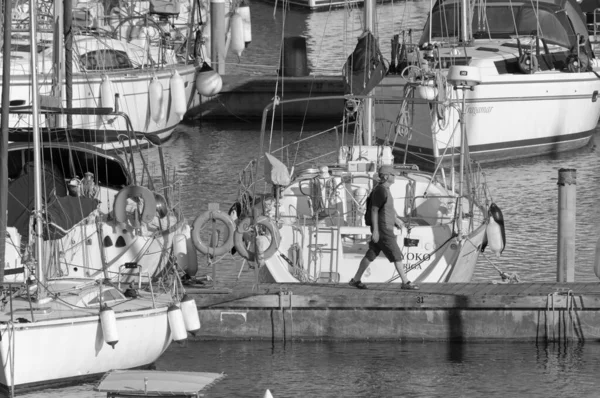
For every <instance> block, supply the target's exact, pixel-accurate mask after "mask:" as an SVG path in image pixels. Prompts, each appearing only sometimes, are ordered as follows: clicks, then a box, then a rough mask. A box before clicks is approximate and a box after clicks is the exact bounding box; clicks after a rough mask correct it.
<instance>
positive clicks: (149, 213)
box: [113, 185, 156, 224]
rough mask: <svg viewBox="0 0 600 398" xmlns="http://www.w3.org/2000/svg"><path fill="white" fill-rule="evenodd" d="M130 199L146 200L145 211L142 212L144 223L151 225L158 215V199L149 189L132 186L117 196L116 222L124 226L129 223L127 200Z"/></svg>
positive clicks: (115, 207)
mask: <svg viewBox="0 0 600 398" xmlns="http://www.w3.org/2000/svg"><path fill="white" fill-rule="evenodd" d="M129 198H142V199H143V200H144V209H143V210H142V221H143V222H145V223H149V222H151V221H152V220H153V219H154V216H155V215H156V199H155V198H154V194H153V193H152V192H151V191H150V190H149V189H148V188H145V187H142V186H139V185H131V186H128V187H125V188H123V189H121V190H120V191H119V193H117V195H116V196H115V203H114V205H113V211H114V213H115V220H116V221H117V222H118V223H121V224H124V223H125V222H126V221H127V213H126V209H127V199H129Z"/></svg>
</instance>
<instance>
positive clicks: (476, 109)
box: [466, 106, 494, 115]
mask: <svg viewBox="0 0 600 398" xmlns="http://www.w3.org/2000/svg"><path fill="white" fill-rule="evenodd" d="M492 109H494V107H493V106H469V107H467V111H466V113H469V114H471V115H477V114H478V113H492Z"/></svg>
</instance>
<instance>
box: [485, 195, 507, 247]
mask: <svg viewBox="0 0 600 398" xmlns="http://www.w3.org/2000/svg"><path fill="white" fill-rule="evenodd" d="M488 215H489V220H488V224H487V226H486V229H485V235H484V239H483V243H482V245H481V251H482V252H483V251H484V250H485V248H486V247H487V246H488V245H489V246H490V250H491V251H492V252H493V253H494V254H496V257H500V254H501V253H502V252H503V251H504V248H505V247H506V232H505V230H504V216H503V215H502V211H501V210H500V208H499V207H498V206H497V205H496V204H495V203H492V204H491V205H490V208H489V209H488Z"/></svg>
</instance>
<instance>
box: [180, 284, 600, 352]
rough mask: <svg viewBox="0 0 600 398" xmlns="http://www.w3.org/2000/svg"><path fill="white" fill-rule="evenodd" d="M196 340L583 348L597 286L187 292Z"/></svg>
mask: <svg viewBox="0 0 600 398" xmlns="http://www.w3.org/2000/svg"><path fill="white" fill-rule="evenodd" d="M186 291H187V294H189V295H191V296H192V297H193V298H194V299H195V300H196V303H197V306H198V311H199V314H200V321H201V324H202V328H201V330H200V332H199V335H198V338H200V339H262V340H273V341H291V340H321V339H323V340H325V339H339V340H344V339H345V340H356V339H361V340H367V339H375V340H386V339H387V340H389V339H393V340H421V341H422V340H444V341H478V340H497V339H507V340H516V341H536V342H567V341H569V342H570V341H573V342H584V341H588V342H589V341H596V340H598V339H600V283H515V284H503V283H498V284H494V283H443V284H424V285H421V289H420V290H418V291H406V290H401V289H400V285H399V284H370V285H369V289H367V290H359V289H356V288H353V287H350V286H348V285H343V284H260V285H259V286H258V288H256V287H253V285H252V284H250V283H248V282H244V283H237V284H236V283H233V284H228V285H227V286H223V287H215V288H198V287H186Z"/></svg>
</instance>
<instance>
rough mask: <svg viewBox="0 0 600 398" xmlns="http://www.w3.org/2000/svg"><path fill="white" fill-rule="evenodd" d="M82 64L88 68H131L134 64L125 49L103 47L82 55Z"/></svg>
mask: <svg viewBox="0 0 600 398" xmlns="http://www.w3.org/2000/svg"><path fill="white" fill-rule="evenodd" d="M80 62H81V66H82V67H83V68H84V69H86V70H116V69H131V68H133V64H132V63H131V60H130V59H129V56H128V55H127V53H125V52H124V51H118V50H112V49H103V50H96V51H90V52H89V53H86V54H84V55H82V56H81V57H80Z"/></svg>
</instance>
